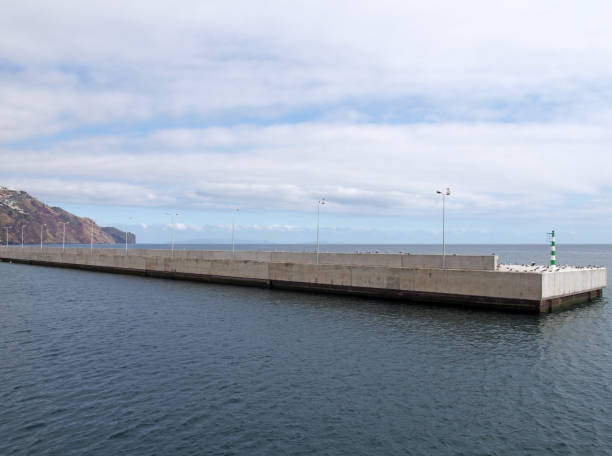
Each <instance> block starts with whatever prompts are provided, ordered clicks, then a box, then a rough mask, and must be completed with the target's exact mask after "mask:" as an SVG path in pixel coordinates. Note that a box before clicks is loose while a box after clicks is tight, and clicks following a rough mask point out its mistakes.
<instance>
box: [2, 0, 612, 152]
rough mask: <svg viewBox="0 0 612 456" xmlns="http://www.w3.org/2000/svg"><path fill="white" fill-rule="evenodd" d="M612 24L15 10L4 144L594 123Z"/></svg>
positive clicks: (321, 8) (201, 6)
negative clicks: (274, 122) (239, 121)
mask: <svg viewBox="0 0 612 456" xmlns="http://www.w3.org/2000/svg"><path fill="white" fill-rule="evenodd" d="M32 11H36V14H32ZM67 11H69V14H67ZM610 16H612V4H611V3H610V2H608V1H587V2H580V3H576V2H559V1H552V0H542V1H539V2H537V3H534V2H532V1H527V0H517V1H514V2H511V3H505V4H501V3H499V2H489V1H485V0H468V1H464V2H461V3H449V2H439V1H430V2H422V1H382V2H376V4H372V3H371V2H366V1H354V0H353V1H350V2H348V1H337V2H334V3H330V2H324V1H308V2H300V1H297V2H291V4H290V5H289V4H287V3H286V2H280V1H279V2H276V1H269V2H263V3H260V2H251V1H226V2H200V1H195V0H194V1H185V2H182V3H181V8H180V9H177V8H176V6H175V4H174V3H171V2H164V1H162V2H155V3H154V4H152V3H151V2H145V1H133V2H129V4H128V3H123V4H121V5H120V6H117V7H115V8H109V7H108V4H107V2H101V1H91V2H87V5H84V4H82V2H76V1H64V2H62V7H61V8H58V6H57V4H55V3H49V2H44V1H38V2H36V1H34V2H13V3H12V4H11V5H10V6H7V7H6V8H4V9H3V14H2V16H1V17H0V28H1V29H2V31H3V39H2V41H0V62H2V61H7V62H9V63H11V64H13V65H14V67H15V68H14V69H12V70H10V71H8V72H6V71H5V72H3V71H2V66H0V96H1V97H2V99H3V103H2V104H3V106H2V108H1V110H0V125H2V129H1V130H0V141H12V140H17V139H24V138H30V137H37V136H43V135H47V134H51V133H55V132H60V131H63V130H65V129H74V128H78V127H80V126H88V125H96V124H116V123H126V122H128V123H130V122H132V123H134V122H141V121H144V120H147V119H154V118H159V117H161V118H164V119H168V118H170V119H173V118H178V119H179V120H180V119H182V118H183V117H184V116H193V115H196V116H205V118H206V119H207V121H210V119H217V118H219V117H224V118H228V117H230V118H234V117H235V116H236V115H239V116H243V117H244V116H247V117H250V118H253V117H254V118H259V119H278V118H279V117H282V116H283V114H285V113H291V112H294V111H296V110H297V111H299V110H302V109H310V108H313V107H315V108H317V109H320V110H321V111H322V112H321V117H320V118H321V119H326V120H330V119H333V120H340V121H355V120H367V119H370V118H371V114H370V113H368V112H361V111H360V110H359V109H356V108H355V107H354V106H352V105H351V103H355V104H357V105H358V106H365V107H366V109H365V111H368V108H367V107H368V106H370V105H371V104H372V103H375V104H378V105H379V106H381V105H383V106H385V108H384V109H383V111H385V110H386V111H389V112H388V113H387V114H388V115H391V116H394V115H397V113H395V110H394V109H393V106H394V105H397V104H399V105H400V106H399V108H401V109H400V111H406V110H408V111H410V110H412V109H415V110H417V111H418V112H419V115H420V116H424V117H426V118H427V119H431V120H439V119H442V120H444V119H445V118H447V117H449V116H450V117H452V118H461V117H465V116H467V117H476V118H479V119H485V120H487V119H499V118H504V117H505V116H508V115H517V114H516V112H515V111H517V110H518V111H519V112H520V113H523V114H524V115H535V114H534V113H533V111H534V110H535V111H536V112H537V113H539V114H538V115H544V116H546V117H552V118H557V119H567V118H568V117H580V118H581V117H583V116H589V115H591V113H592V112H593V111H594V110H595V111H596V110H598V109H603V108H604V107H606V106H609V102H610V99H611V98H612V89H611V84H610V80H611V77H612V61H611V60H610V59H609V58H607V56H609V55H611V54H612V29H611V28H610V27H609V24H608V18H609V17H610ZM347 103H348V104H347ZM421 103H424V104H425V107H424V108H419V104H421ZM396 108H397V106H396ZM423 109H424V112H421V111H422V110H423ZM542 110H543V111H544V112H542ZM209 134H210V135H211V139H212V140H213V142H216V143H217V144H220V143H223V142H224V141H227V139H226V138H223V136H222V132H213V131H210V132H209ZM172 140H173V141H178V143H179V144H181V145H182V146H184V145H185V144H186V143H185V141H189V137H186V138H181V137H179V136H174V138H173V139H172ZM234 140H236V139H235V138H234Z"/></svg>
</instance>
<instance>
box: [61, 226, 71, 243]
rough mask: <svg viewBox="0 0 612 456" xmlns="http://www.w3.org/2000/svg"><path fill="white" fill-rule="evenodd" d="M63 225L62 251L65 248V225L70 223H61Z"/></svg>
mask: <svg viewBox="0 0 612 456" xmlns="http://www.w3.org/2000/svg"><path fill="white" fill-rule="evenodd" d="M62 223H63V224H64V233H63V234H62V250H65V248H66V225H70V222H62Z"/></svg>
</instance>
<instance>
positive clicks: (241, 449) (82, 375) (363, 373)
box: [0, 246, 612, 455]
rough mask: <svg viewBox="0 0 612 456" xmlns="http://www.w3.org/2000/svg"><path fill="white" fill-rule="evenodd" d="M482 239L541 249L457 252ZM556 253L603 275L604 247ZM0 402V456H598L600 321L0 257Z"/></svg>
mask: <svg viewBox="0 0 612 456" xmlns="http://www.w3.org/2000/svg"><path fill="white" fill-rule="evenodd" d="M493 248H494V249H495V251H496V253H499V254H500V255H501V256H502V260H504V255H505V256H506V257H507V260H506V261H519V262H521V261H523V262H527V261H530V260H531V259H533V258H536V259H540V258H542V257H543V258H545V256H546V252H545V250H543V251H542V252H540V251H539V250H538V251H535V250H534V249H535V248H534V247H533V246H532V247H529V246H522V247H521V246H514V247H513V246H496V247H492V246H479V247H473V248H471V250H472V251H475V250H478V249H482V251H483V252H487V253H490V252H488V251H489V250H491V249H493ZM372 249H375V247H373V248H372ZM538 249H539V247H538ZM364 250H365V249H364ZM381 250H382V249H381ZM400 250H401V249H400ZM406 250H407V249H404V251H406ZM456 250H457V251H458V252H460V253H461V247H457V248H456ZM559 250H561V247H560V248H559ZM479 253H480V251H479ZM563 255H564V260H565V261H564V262H568V263H578V264H605V265H607V266H608V267H609V266H610V265H612V247H610V246H572V247H571V248H569V247H568V248H566V250H565V251H563ZM560 256H561V253H560ZM0 405H1V406H2V409H1V411H0V455H22V454H23V455H25V454H32V455H85V454H86V455H116V454H146V455H168V454H172V455H187V454H194V455H195V454H219V455H221V454H223V455H288V454H303V455H306V454H312V455H372V454H380V455H405V454H415V455H421V454H422V455H460V454H464V455H489V454H499V455H529V454H534V455H540V454H542V455H548V454H550V455H569V454H572V455H573V454H575V455H607V454H610V453H611V442H612V311H611V309H610V305H609V303H608V298H607V295H606V294H605V295H604V298H603V299H601V300H599V301H597V302H594V303H592V304H590V305H584V306H581V307H578V308H576V309H573V310H570V311H566V312H562V313H557V314H551V315H545V316H534V315H526V314H512V313H502V312H486V311H478V310H462V309H453V308H441V307H430V306H424V305H423V306H421V305H408V304H397V303H389V302H384V301H377V300H368V299H356V298H351V297H340V296H326V295H315V294H300V293H291V292H284V291H271V290H262V289H250V288H242V287H233V286H222V285H209V284H199V283H190V282H179V281H169V280H158V279H147V278H140V277H130V276H121V275H113V274H103V273H95V272H86V271H76V270H69V269H54V268H47V267H38V266H26V265H18V264H8V263H0Z"/></svg>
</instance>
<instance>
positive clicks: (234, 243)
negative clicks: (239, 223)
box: [232, 207, 240, 258]
mask: <svg viewBox="0 0 612 456" xmlns="http://www.w3.org/2000/svg"><path fill="white" fill-rule="evenodd" d="M238 211H240V208H239V207H238V208H236V210H235V211H234V212H233V213H232V258H234V257H235V256H236V242H235V240H236V237H235V232H236V225H235V223H234V221H235V220H234V218H235V216H236V212H238Z"/></svg>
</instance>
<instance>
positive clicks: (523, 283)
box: [0, 247, 607, 312]
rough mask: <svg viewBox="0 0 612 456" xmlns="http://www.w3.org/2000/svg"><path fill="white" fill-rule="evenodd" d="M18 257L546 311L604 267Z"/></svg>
mask: <svg viewBox="0 0 612 456" xmlns="http://www.w3.org/2000/svg"><path fill="white" fill-rule="evenodd" d="M0 260H2V261H13V262H20V263H29V264H39V265H49V266H60V267H70V268H79V269H89V270H97V271H105V272H115V273H126V274H138V275H144V276H151V277H166V278H174V279H185V280H198V281H204V282H216V283H229V284H240V285H250V286H260V287H268V288H282V289H295V290H306V291H317V292H328V293H342V294H352V295H362V296H371V297H380V298H388V299H400V300H403V301H407V302H431V303H438V304H453V305H463V306H470V307H484V308H491V309H508V310H521V311H530V312H550V311H553V310H557V309H561V308H565V307H568V306H570V305H572V304H575V303H579V302H586V301H590V300H593V299H595V298H597V297H600V296H601V294H602V290H603V288H605V287H606V286H607V270H606V269H605V268H583V269H577V268H566V269H563V270H561V269H553V270H544V271H526V272H521V271H519V272H517V271H515V270H508V268H504V269H502V268H500V267H499V266H498V258H497V257H496V256H495V255H483V256H478V255H475V256H471V255H447V257H446V268H445V269H442V257H441V256H440V255H411V254H359V253H355V254H346V253H321V254H320V255H319V263H318V264H317V262H316V260H317V258H316V254H314V253H299V252H236V254H235V255H232V253H231V252H227V251H200V250H190V251H174V252H169V251H167V250H144V249H133V250H129V251H125V250H122V249H94V250H89V249H86V248H68V249H65V250H63V249H61V248H49V247H46V248H44V249H39V248H36V247H25V248H21V247H4V248H0Z"/></svg>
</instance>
